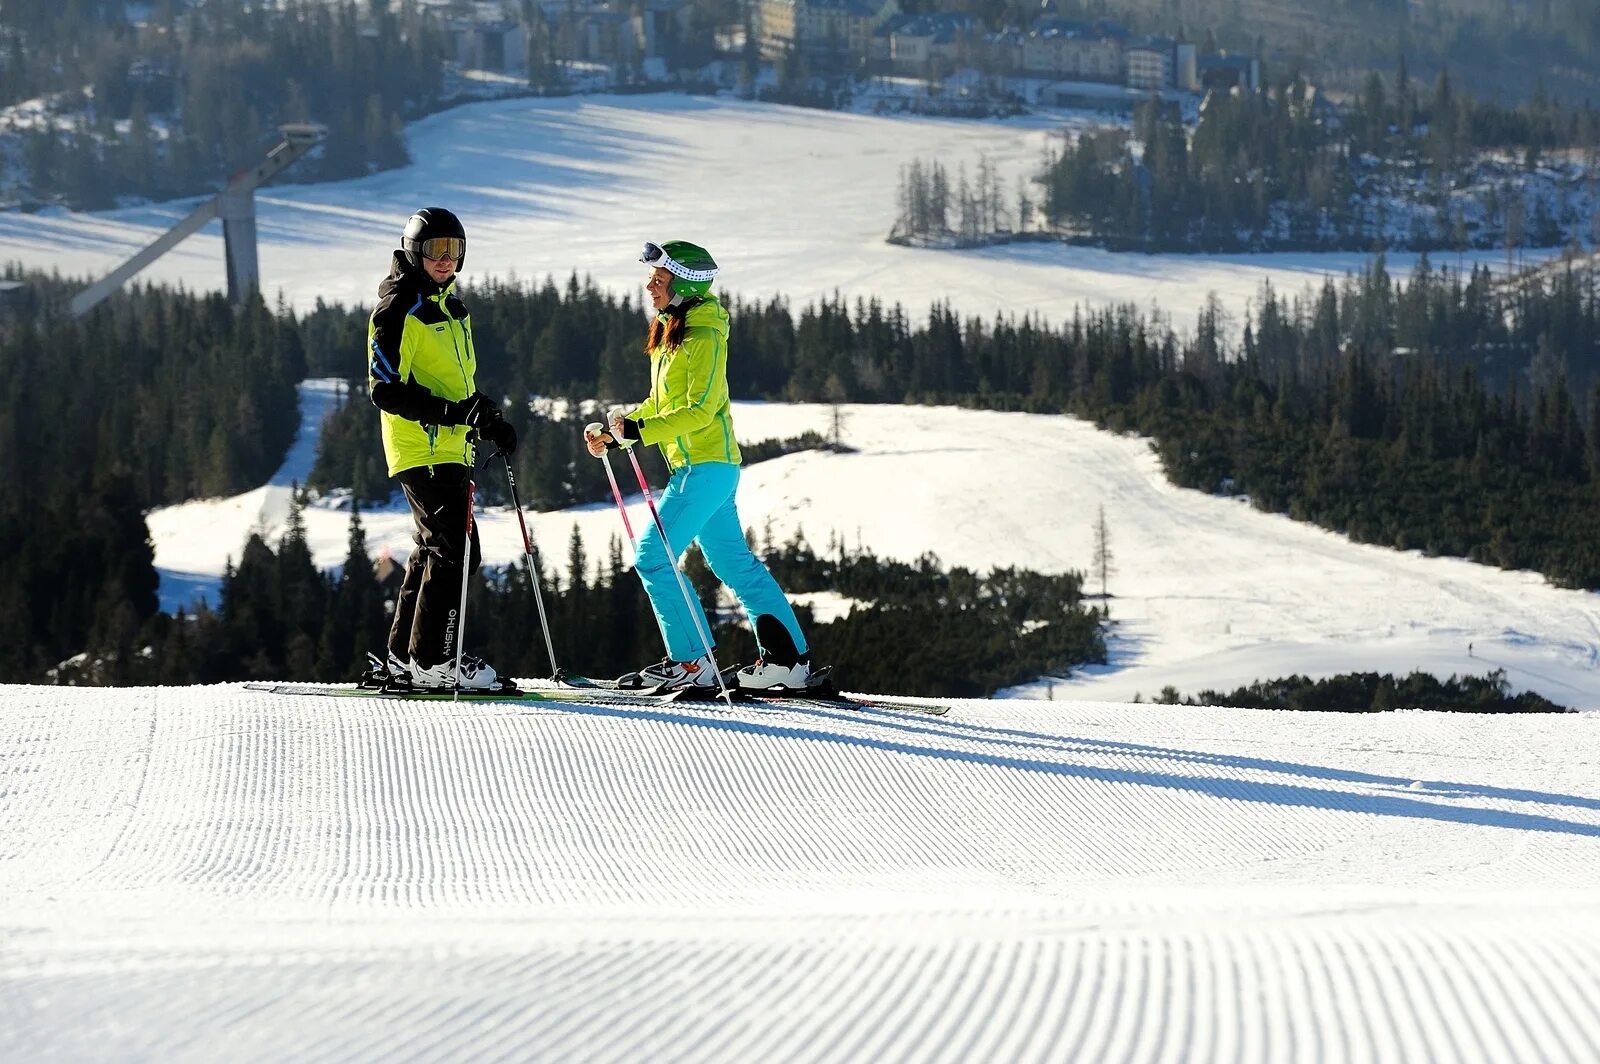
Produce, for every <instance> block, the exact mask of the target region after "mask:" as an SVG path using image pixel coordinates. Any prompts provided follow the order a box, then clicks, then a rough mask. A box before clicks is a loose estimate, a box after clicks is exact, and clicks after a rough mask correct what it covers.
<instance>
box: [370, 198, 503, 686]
mask: <svg viewBox="0 0 1600 1064" xmlns="http://www.w3.org/2000/svg"><path fill="white" fill-rule="evenodd" d="M466 254H467V233H466V230H465V229H464V228H462V225H461V221H460V219H458V218H457V217H456V216H455V215H454V214H452V213H451V212H449V211H447V210H445V209H444V208H443V207H424V208H422V209H421V210H419V211H417V212H416V213H415V214H413V215H412V216H411V218H410V219H409V220H408V221H407V222H406V227H405V231H404V233H403V234H402V235H401V238H400V248H399V250H397V251H396V252H395V253H394V255H393V257H392V259H391V261H390V264H389V274H388V276H387V277H385V278H384V279H383V281H382V283H380V284H379V285H378V303H377V306H375V307H374V308H373V310H372V318H371V320H370V321H369V322H368V325H367V358H368V361H367V384H368V387H369V389H370V393H371V396H372V402H373V405H374V406H376V407H377V408H378V409H379V410H380V411H382V413H381V414H380V419H381V421H382V431H383V453H384V457H385V458H386V459H387V460H388V463H389V475H390V476H392V477H396V478H398V479H399V481H400V487H401V490H402V491H404V492H405V496H406V501H407V502H408V503H410V504H411V515H412V518H413V520H414V521H415V523H416V535H415V536H414V537H413V538H414V539H415V541H416V549H415V550H413V551H412V552H411V557H410V558H408V559H407V560H406V571H405V578H404V580H403V581H402V582H401V585H400V593H399V596H398V597H397V598H396V599H395V607H394V622H393V624H392V625H391V626H390V629H389V655H388V662H387V664H388V673H389V675H388V677H387V679H388V681H389V683H391V684H394V685H399V686H404V685H405V684H407V683H409V684H410V685H412V686H415V687H421V688H445V689H461V690H493V689H495V688H496V687H497V686H498V683H497V678H496V676H495V671H494V669H492V668H491V667H490V666H489V665H488V664H487V663H486V662H484V661H483V660H482V659H480V658H476V657H472V656H471V655H460V658H461V673H460V675H459V676H458V675H457V674H456V658H457V656H458V647H457V645H456V640H457V635H458V633H459V632H460V630H461V622H462V618H461V617H460V616H458V612H459V610H460V608H461V606H460V603H461V582H462V580H464V579H468V578H470V576H471V574H472V573H475V572H477V569H478V563H479V560H480V553H479V549H478V530H477V527H476V525H474V527H473V529H472V536H471V540H472V543H471V548H472V554H471V558H470V559H467V557H466V548H467V538H468V537H467V519H468V507H469V505H470V503H469V498H468V485H469V484H470V483H471V480H472V460H473V450H474V448H473V441H474V440H476V439H478V438H480V437H481V438H483V439H486V440H488V441H489V442H491V443H493V444H494V445H495V446H496V447H498V448H499V449H500V450H501V451H503V452H505V453H506V454H510V453H511V452H513V451H515V450H516V448H517V434H516V431H515V430H514V429H513V428H512V427H511V425H510V424H509V423H507V421H506V420H505V418H504V417H503V416H502V415H501V413H500V406H499V404H498V403H496V402H495V401H494V400H493V399H490V398H489V397H488V396H487V395H484V394H483V393H482V392H480V391H478V390H477V385H476V383H475V376H476V373H477V368H478V359H477V355H476V354H475V353H474V351H473V347H472V320H471V318H470V316H469V315H468V314H467V308H466V306H465V305H464V304H463V303H462V302H461V299H460V297H459V296H457V295H456V294H455V279H456V273H457V271H459V270H460V269H461V266H462V263H464V262H465V261H466ZM464 561H465V562H466V569H465V571H463V568H462V563H463V562H464Z"/></svg>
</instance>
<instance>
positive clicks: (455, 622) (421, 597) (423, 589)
mask: <svg viewBox="0 0 1600 1064" xmlns="http://www.w3.org/2000/svg"><path fill="white" fill-rule="evenodd" d="M397 479H398V480H399V481H400V488H401V490H402V491H404V492H405V493H406V502H408V503H410V504H411V516H412V518H413V520H415V522H416V525H417V532H416V535H415V536H414V537H413V538H414V539H415V540H416V544H417V546H416V549H415V550H413V551H412V552H411V557H410V558H408V559H406V575H405V579H404V580H402V581H401V584H400V594H399V597H397V598H396V599H395V603H394V623H393V624H392V625H391V626H390V628H389V652H390V653H391V654H396V655H398V656H399V657H401V658H407V657H409V658H411V659H412V660H413V661H415V662H416V663H417V664H419V665H422V666H425V667H431V666H434V665H439V664H441V663H443V662H446V661H454V660H455V657H456V639H457V637H458V635H459V633H460V631H461V618H460V617H459V616H458V613H459V611H460V609H461V576H462V574H461V559H462V555H463V553H464V552H463V546H464V544H465V541H466V535H467V484H468V483H469V482H470V481H471V479H472V471H471V470H470V469H468V468H467V467H466V466H464V465H436V466H420V467H418V468H416V469H404V470H401V471H400V474H399V476H398V478H397ZM481 560H482V554H481V552H480V551H479V549H478V526H477V524H476V523H474V524H473V526H472V557H471V559H470V560H468V562H467V572H468V573H469V574H471V573H476V572H477V571H478V563H479V562H480V561H481Z"/></svg>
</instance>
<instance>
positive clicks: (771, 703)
mask: <svg viewBox="0 0 1600 1064" xmlns="http://www.w3.org/2000/svg"><path fill="white" fill-rule="evenodd" d="M831 671H832V666H823V667H822V668H820V669H818V670H817V671H816V673H814V674H813V676H812V682H811V683H810V684H808V685H807V686H806V688H805V689H804V690H799V691H787V690H758V689H754V688H747V687H738V686H736V684H735V676H736V674H737V672H738V667H737V666H735V667H733V668H730V669H727V670H725V672H724V675H725V678H726V680H727V682H728V687H729V690H730V692H731V693H732V695H733V701H734V704H735V705H739V704H744V705H747V706H763V707H767V708H774V709H781V708H785V707H787V708H792V709H827V710H852V711H856V712H860V711H863V710H873V711H879V712H890V713H915V714H923V715H927V716H935V717H942V716H944V715H945V714H947V713H949V712H950V707H949V706H948V705H942V704H939V703H925V702H907V701H901V700H898V699H895V698H893V697H890V696H882V695H846V694H843V693H841V692H840V691H838V690H837V689H836V688H835V687H834V684H833V678H832V675H831ZM623 679H624V680H626V679H627V677H624V678H623ZM556 682H557V683H558V684H560V686H557V687H524V688H518V687H515V686H511V685H507V686H506V687H503V688H497V689H493V690H488V691H467V690H463V691H460V692H456V691H443V690H433V689H427V688H422V689H418V688H411V687H396V686H393V685H385V684H383V683H382V681H381V680H379V679H378V678H377V677H376V676H375V675H370V674H369V675H367V676H363V677H362V679H361V682H360V683H359V684H357V685H353V686H352V685H349V684H307V683H277V682H252V683H247V684H245V685H244V686H245V689H246V690H249V691H262V692H265V693H267V694H275V695H309V696H312V697H317V698H393V699H400V700H411V701H431V702H443V701H457V700H460V701H465V702H599V703H605V704H610V705H622V706H662V705H675V704H676V705H684V704H688V705H695V704H698V705H703V706H706V707H708V708H715V707H716V706H717V705H721V704H724V703H723V701H722V693H721V691H719V690H718V689H717V688H715V687H677V688H670V689H662V688H652V687H623V686H620V685H619V682H618V681H616V680H596V679H591V678H589V677H585V676H568V675H561V676H559V677H558V678H557V680H556Z"/></svg>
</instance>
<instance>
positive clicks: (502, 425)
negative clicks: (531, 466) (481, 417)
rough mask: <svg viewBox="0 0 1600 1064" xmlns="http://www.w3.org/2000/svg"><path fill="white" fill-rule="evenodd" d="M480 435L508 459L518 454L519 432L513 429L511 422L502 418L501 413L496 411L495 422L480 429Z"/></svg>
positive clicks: (492, 421)
mask: <svg viewBox="0 0 1600 1064" xmlns="http://www.w3.org/2000/svg"><path fill="white" fill-rule="evenodd" d="M478 433H479V435H481V436H483V438H484V439H486V440H488V441H489V442H490V443H492V444H494V445H495V446H496V447H498V448H499V449H500V453H501V454H503V455H505V456H507V457H508V458H509V457H510V456H511V455H513V454H516V453H517V430H516V429H514V428H512V427H511V422H509V421H507V420H506V419H505V418H503V417H501V416H500V411H498V410H496V411H495V412H494V418H493V420H491V421H490V422H489V423H488V424H487V425H485V426H484V427H483V428H481V429H479V430H478Z"/></svg>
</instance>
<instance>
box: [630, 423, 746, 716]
mask: <svg viewBox="0 0 1600 1064" xmlns="http://www.w3.org/2000/svg"><path fill="white" fill-rule="evenodd" d="M624 449H625V450H626V451H627V452H628V461H630V462H632V463H633V475H634V476H636V477H638V478H639V487H641V488H643V489H644V498H645V501H646V502H647V503H649V504H650V517H651V519H652V520H654V521H655V523H656V531H657V532H659V533H660V534H661V545H662V546H663V547H665V548H666V549H667V561H668V562H669V563H670V564H671V565H672V575H673V576H674V577H676V578H677V580H678V590H679V591H681V592H683V604H684V605H685V606H687V607H688V609H689V619H690V620H692V621H693V622H694V629H695V631H696V632H698V633H699V635H700V643H701V645H702V646H704V647H705V648H706V658H707V659H708V660H709V661H710V662H711V668H712V670H713V671H714V672H716V674H717V686H718V687H720V688H722V698H723V701H725V702H727V703H728V708H729V709H732V708H733V695H732V694H730V693H729V692H728V684H727V681H726V680H724V679H723V678H722V670H721V669H720V668H718V666H717V653H716V651H715V650H713V649H711V633H710V632H708V631H707V630H706V619H705V613H704V611H703V610H702V609H701V608H700V602H699V600H697V599H696V598H695V597H694V596H693V595H692V594H690V593H689V581H688V579H687V578H686V577H685V576H684V575H683V570H681V569H679V568H678V552H677V551H675V550H673V549H672V542H671V541H670V540H669V539H667V526H666V525H664V524H662V523H661V511H660V510H658V509H656V497H655V495H654V493H652V492H651V491H650V482H649V481H648V480H646V479H645V476H644V470H643V469H642V468H640V466H639V458H638V456H637V455H635V454H634V453H633V448H632V447H628V448H624ZM606 468H607V469H610V468H611V465H610V463H607V464H606Z"/></svg>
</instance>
